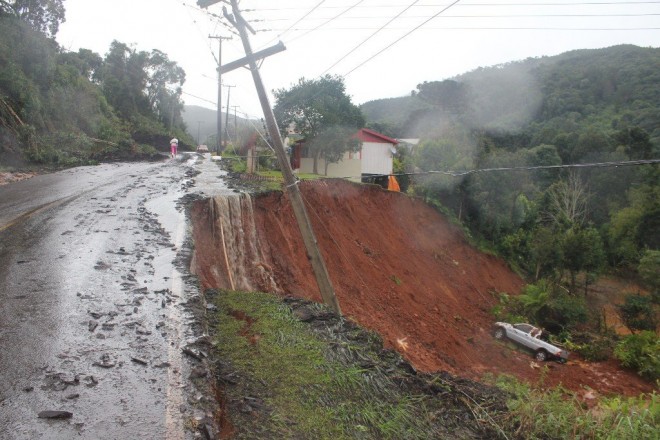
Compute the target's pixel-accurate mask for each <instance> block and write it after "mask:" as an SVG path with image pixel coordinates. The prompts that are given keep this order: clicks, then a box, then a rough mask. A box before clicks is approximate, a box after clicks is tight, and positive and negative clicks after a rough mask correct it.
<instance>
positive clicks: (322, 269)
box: [198, 0, 341, 314]
mask: <svg viewBox="0 0 660 440" xmlns="http://www.w3.org/2000/svg"><path fill="white" fill-rule="evenodd" d="M199 2H200V0H198V4H201V3H199ZM201 2H202V3H206V4H207V5H209V4H214V3H218V1H213V0H211V1H208V0H206V1H205V0H201ZM224 2H225V3H228V2H227V0H224ZM231 7H232V13H233V14H230V13H228V11H227V8H226V7H223V12H224V16H225V18H227V20H229V21H230V22H231V23H232V24H233V25H234V26H235V27H236V29H237V30H238V33H239V34H240V36H241V40H242V42H243V48H244V49H245V58H244V59H242V60H240V63H239V62H238V61H237V62H235V63H233V64H242V65H245V64H248V65H249V67H250V71H251V72H252V79H253V80H254V85H255V87H256V89H257V95H259V101H260V102H261V108H262V110H263V112H264V117H265V118H266V125H267V127H268V132H269V133H270V137H271V139H272V141H273V144H274V145H273V147H274V150H275V154H276V155H277V159H278V161H279V163H280V167H281V168H282V174H283V175H284V183H285V188H286V192H287V194H288V195H289V197H290V200H291V206H292V208H293V213H294V215H295V217H296V220H297V222H298V227H299V228H300V233H301V235H302V239H303V242H304V244H305V249H306V250H307V258H308V259H309V261H310V263H311V265H312V270H313V271H314V275H315V277H316V282H317V284H318V287H319V291H320V293H321V297H322V298H323V302H324V303H325V304H326V305H328V306H329V307H330V308H331V309H332V310H333V311H335V313H337V314H341V309H340V307H339V302H338V301H337V297H336V296H335V291H334V288H333V287H332V283H331V282H330V275H329V274H328V269H327V267H326V266H325V262H324V261H323V256H322V255H321V251H320V250H319V248H318V242H317V241H316V237H315V236H314V230H313V229H312V225H311V222H310V221H309V217H308V216H307V211H306V210H305V204H304V203H303V198H302V195H301V193H300V188H298V180H297V179H296V178H295V176H294V175H293V171H292V170H291V164H290V163H289V161H288V160H287V157H286V152H285V151H284V143H283V141H282V136H281V135H280V131H279V130H278V128H277V122H276V121H275V115H274V114H273V109H272V108H271V106H270V103H269V102H268V95H267V93H266V88H265V87H264V84H263V81H262V80H261V74H260V72H259V69H258V67H257V62H256V60H257V59H260V58H263V57H264V56H265V55H260V53H263V52H266V51H271V52H272V51H273V50H275V51H279V50H283V45H282V44H281V43H280V45H279V46H276V47H273V48H269V49H267V50H265V51H261V52H260V53H257V54H255V53H253V52H252V47H251V45H250V40H249V37H248V34H247V29H249V30H250V32H252V33H253V34H254V33H255V32H254V30H253V29H252V27H250V25H249V24H248V23H247V22H246V21H245V19H243V17H242V15H241V11H240V9H239V8H238V0H231ZM222 70H224V69H222Z"/></svg>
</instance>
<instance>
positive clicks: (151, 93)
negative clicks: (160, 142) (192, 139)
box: [99, 41, 186, 129]
mask: <svg viewBox="0 0 660 440" xmlns="http://www.w3.org/2000/svg"><path fill="white" fill-rule="evenodd" d="M99 77H100V79H101V85H102V88H103V92H104V94H105V96H106V98H107V99H108V102H109V103H110V104H111V105H112V106H113V107H114V108H115V109H116V110H117V111H118V112H119V113H120V114H121V115H122V116H123V117H124V118H126V119H129V120H131V119H132V120H135V119H136V118H138V119H139V118H140V117H151V116H155V117H156V118H157V119H158V121H159V122H161V123H162V124H163V125H164V126H165V127H167V128H168V129H172V128H173V127H174V126H175V125H176V122H181V110H182V109H183V103H182V102H181V94H182V91H181V86H182V85H183V83H184V82H185V77H186V76H185V72H184V71H183V69H181V68H180V67H179V66H177V64H176V63H175V62H174V61H170V60H169V58H168V57H167V55H166V54H164V53H163V52H161V51H159V50H153V51H151V53H149V52H143V51H141V52H138V51H136V50H134V49H132V48H130V47H129V46H128V45H126V44H124V43H120V42H118V41H113V42H112V44H111V45H110V50H109V51H108V53H107V54H106V56H105V60H104V64H103V68H102V71H101V73H100V75H99Z"/></svg>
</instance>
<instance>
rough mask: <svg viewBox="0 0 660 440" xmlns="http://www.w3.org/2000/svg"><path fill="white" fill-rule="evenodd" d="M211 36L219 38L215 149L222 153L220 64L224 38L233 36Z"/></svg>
mask: <svg viewBox="0 0 660 440" xmlns="http://www.w3.org/2000/svg"><path fill="white" fill-rule="evenodd" d="M209 38H211V39H217V40H218V118H217V124H218V125H217V129H218V132H217V134H216V136H217V137H218V139H217V140H216V143H215V151H216V153H218V154H220V151H222V72H221V71H220V66H222V40H231V37H216V36H211V35H209Z"/></svg>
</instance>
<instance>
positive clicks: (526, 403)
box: [491, 376, 660, 440]
mask: <svg viewBox="0 0 660 440" xmlns="http://www.w3.org/2000/svg"><path fill="white" fill-rule="evenodd" d="M491 381H493V382H494V383H495V385H497V386H498V387H500V388H501V389H502V390H504V391H506V392H507V393H509V396H510V398H509V399H508V402H507V405H508V407H509V409H510V411H511V413H510V417H509V419H508V426H507V428H510V429H511V430H512V431H514V432H515V434H516V436H517V437H519V438H525V439H565V438H582V439H612V440H614V439H624V438H625V439H633V438H634V439H639V440H645V439H648V440H651V439H655V438H657V434H658V424H659V423H660V399H659V398H658V396H657V395H656V394H655V393H654V394H651V395H648V396H645V395H642V396H639V397H637V398H625V397H612V398H601V399H600V400H599V402H598V404H597V406H596V407H595V408H592V409H588V408H587V407H585V406H584V405H583V403H582V401H581V400H580V399H579V398H578V397H577V396H575V395H574V394H572V393H570V392H568V391H566V390H563V389H561V388H555V389H550V390H540V389H536V388H533V387H530V386H529V385H527V384H524V383H522V382H519V381H517V380H516V379H514V378H511V377H509V376H499V377H498V378H497V379H492V378H491Z"/></svg>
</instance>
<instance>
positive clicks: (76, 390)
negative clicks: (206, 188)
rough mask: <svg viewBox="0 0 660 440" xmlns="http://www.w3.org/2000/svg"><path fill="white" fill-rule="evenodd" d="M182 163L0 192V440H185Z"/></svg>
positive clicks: (195, 412)
mask: <svg viewBox="0 0 660 440" xmlns="http://www.w3.org/2000/svg"><path fill="white" fill-rule="evenodd" d="M194 157H195V156H192V158H191V159H190V161H189V162H188V159H187V158H186V159H184V158H182V159H181V160H180V161H172V160H170V161H166V162H162V163H137V164H135V163H134V164H112V165H101V166H98V167H83V168H78V169H72V170H66V171H63V172H60V173H52V174H49V175H47V176H38V177H35V178H33V179H30V180H26V181H23V182H17V183H13V184H9V185H4V186H2V187H0V203H1V204H3V206H4V204H9V205H10V207H9V208H8V209H6V210H4V212H5V213H11V216H10V217H7V218H4V217H3V219H2V220H3V222H0V223H1V224H0V262H1V263H2V264H0V295H1V298H0V350H1V351H0V372H2V380H1V381H0V438H2V439H26V438H30V439H32V438H48V439H68V438H82V439H98V438H108V439H110V438H117V439H124V438H160V439H185V438H193V436H194V431H193V430H189V429H187V427H188V426H187V425H188V424H189V423H193V421H199V420H203V418H204V416H205V414H204V412H203V410H202V411H200V410H199V409H198V406H199V404H200V402H202V401H203V400H204V399H206V398H207V397H206V394H205V393H202V392H200V391H198V390H197V389H195V388H194V387H192V386H191V381H190V375H191V374H193V373H194V374H195V375H197V376H198V377H199V376H202V375H203V373H202V372H200V371H198V370H195V369H196V368H197V366H198V364H199V362H198V360H199V357H200V356H201V355H200V349H199V347H198V346H197V345H195V344H194V342H195V341H196V338H197V336H199V331H198V329H197V328H196V326H195V321H194V317H193V316H192V313H191V310H190V305H191V304H195V299H196V295H197V294H198V290H197V283H196V280H195V279H194V278H191V277H190V276H189V275H188V272H187V263H188V261H189V259H190V243H189V242H188V243H186V240H185V237H186V233H187V229H186V228H187V223H186V221H185V213H184V208H183V205H182V204H181V203H180V202H179V201H180V200H181V198H182V197H183V196H185V195H186V194H187V193H188V192H189V191H190V186H191V184H192V180H191V177H192V176H193V175H194V174H195V172H194V171H193V166H194V162H195V159H194ZM195 423H197V422H195Z"/></svg>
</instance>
